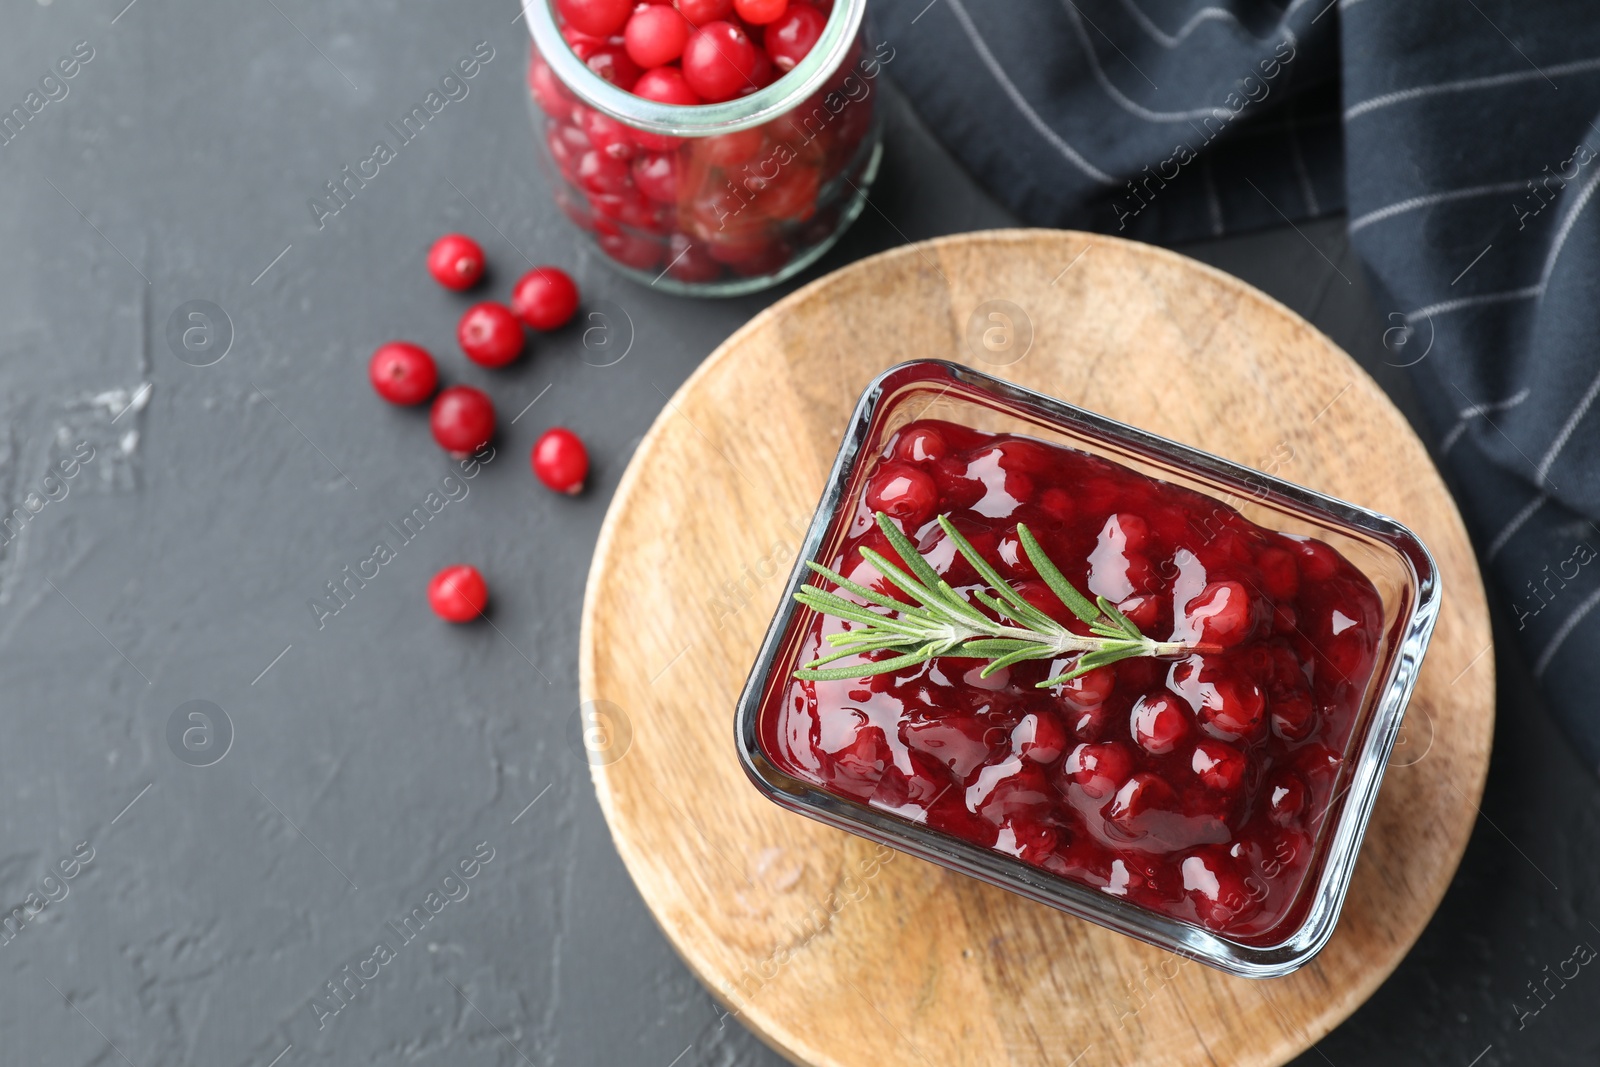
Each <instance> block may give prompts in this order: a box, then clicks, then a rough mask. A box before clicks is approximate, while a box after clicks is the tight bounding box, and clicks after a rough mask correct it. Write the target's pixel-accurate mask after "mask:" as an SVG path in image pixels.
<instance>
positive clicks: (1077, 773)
mask: <svg viewBox="0 0 1600 1067" xmlns="http://www.w3.org/2000/svg"><path fill="white" fill-rule="evenodd" d="M1132 770H1133V755H1132V754H1131V753H1130V752H1129V751H1128V748H1127V746H1126V745H1122V744H1119V743H1118V742H1116V741H1106V742H1104V743H1102V744H1097V745H1079V746H1078V747H1077V748H1075V749H1073V750H1072V751H1071V752H1069V753H1067V758H1066V759H1065V760H1063V761H1062V763H1061V773H1062V774H1064V775H1066V776H1067V777H1068V778H1070V779H1071V780H1072V781H1074V782H1076V783H1077V784H1078V785H1080V786H1082V787H1083V791H1084V792H1085V793H1087V794H1088V795H1089V796H1090V797H1092V798H1093V799H1095V800H1099V799H1101V798H1103V797H1108V796H1110V795H1111V794H1112V792H1114V791H1115V790H1117V789H1119V788H1121V786H1122V784H1123V783H1124V782H1126V781H1127V780H1128V775H1129V774H1130V773H1131V772H1132Z"/></svg>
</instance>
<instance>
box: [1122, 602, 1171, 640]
mask: <svg viewBox="0 0 1600 1067" xmlns="http://www.w3.org/2000/svg"><path fill="white" fill-rule="evenodd" d="M1117 610H1118V611H1120V612H1122V614H1124V615H1126V616H1127V617H1128V620H1129V621H1130V622H1132V623H1133V624H1134V625H1135V626H1137V627H1138V628H1139V629H1141V630H1143V631H1144V632H1145V633H1149V632H1150V631H1151V630H1152V629H1153V628H1154V627H1155V625H1156V623H1157V621H1159V620H1160V618H1161V598H1160V597H1158V596H1156V595H1155V594H1153V593H1135V594H1133V596H1130V597H1128V598H1127V599H1125V600H1122V601H1120V602H1118V604H1117Z"/></svg>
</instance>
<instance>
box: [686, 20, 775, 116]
mask: <svg viewBox="0 0 1600 1067" xmlns="http://www.w3.org/2000/svg"><path fill="white" fill-rule="evenodd" d="M759 57H760V53H759V52H757V50H756V46H755V45H754V44H753V43H751V41H750V35H749V34H748V33H746V32H745V31H744V29H743V28H742V27H740V26H737V25H735V24H734V23H732V22H721V21H718V22H708V23H706V24H705V25H704V26H701V27H700V29H699V30H697V31H695V34H694V36H693V37H690V38H689V43H688V44H686V45H684V46H683V79H684V81H686V82H688V83H689V88H691V89H693V90H694V91H695V94H696V95H697V96H699V97H700V99H702V100H705V101H707V102H708V103H713V104H714V103H717V102H718V101H721V100H732V99H733V98H734V97H736V96H738V95H740V93H742V92H748V91H750V90H752V89H755V88H756V87H757V83H756V78H755V75H756V72H757V69H758V67H759V65H760V59H759Z"/></svg>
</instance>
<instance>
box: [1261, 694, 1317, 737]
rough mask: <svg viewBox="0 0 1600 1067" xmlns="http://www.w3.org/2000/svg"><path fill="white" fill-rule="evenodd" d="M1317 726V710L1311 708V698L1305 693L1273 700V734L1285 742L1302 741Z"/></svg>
mask: <svg viewBox="0 0 1600 1067" xmlns="http://www.w3.org/2000/svg"><path fill="white" fill-rule="evenodd" d="M1315 725H1316V710H1315V709H1314V708H1313V707H1312V706H1311V698H1310V697H1308V696H1306V695H1305V694H1304V693H1291V694H1290V695H1289V696H1286V697H1282V698H1274V699H1273V701H1272V732H1273V733H1275V734H1277V735H1278V736H1279V737H1281V738H1283V739H1284V740H1285V741H1299V740H1301V739H1302V738H1304V737H1306V736H1307V735H1309V734H1310V733H1311V728H1312V727H1313V726H1315Z"/></svg>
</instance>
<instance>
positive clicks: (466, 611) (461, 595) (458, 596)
mask: <svg viewBox="0 0 1600 1067" xmlns="http://www.w3.org/2000/svg"><path fill="white" fill-rule="evenodd" d="M488 603H489V586H488V585H487V584H486V583H485V582H484V580H483V575H481V574H479V573H478V568H476V567H469V566H468V565H467V564H465V563H456V564H453V565H451V566H449V567H446V568H445V569H444V570H442V571H440V572H439V573H438V574H435V575H434V576H433V579H432V581H430V582H428V606H429V607H431V608H432V609H433V613H434V614H435V615H437V616H439V618H441V619H443V620H444V621H445V622H471V621H472V620H473V619H476V618H477V617H478V616H479V615H482V614H483V609H484V606H485V605H486V604H488Z"/></svg>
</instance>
